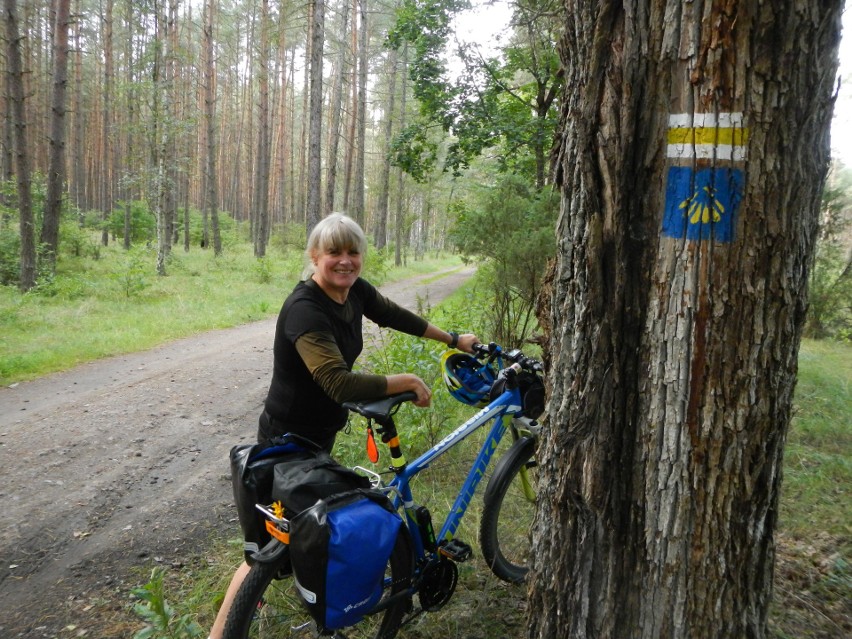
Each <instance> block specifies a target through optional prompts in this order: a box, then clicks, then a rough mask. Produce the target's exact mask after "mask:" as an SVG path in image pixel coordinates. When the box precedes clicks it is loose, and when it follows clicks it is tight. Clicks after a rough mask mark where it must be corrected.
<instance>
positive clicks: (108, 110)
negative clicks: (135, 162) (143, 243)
mask: <svg viewBox="0 0 852 639" xmlns="http://www.w3.org/2000/svg"><path fill="white" fill-rule="evenodd" d="M112 5H113V3H112V0H107V3H106V15H105V17H104V21H103V33H104V87H103V101H104V102H103V105H104V106H103V111H102V113H101V117H102V118H103V124H102V127H103V128H102V131H101V140H102V143H103V150H102V154H101V158H100V162H101V172H100V198H98V199H99V200H100V205H101V217H102V219H103V221H104V227H103V230H102V231H101V244H103V245H104V246H107V244H109V224H108V222H109V218H110V215H111V214H112V171H111V170H112V161H111V157H112V131H111V130H110V129H111V127H112V93H113V59H112V57H113V56H112Z"/></svg>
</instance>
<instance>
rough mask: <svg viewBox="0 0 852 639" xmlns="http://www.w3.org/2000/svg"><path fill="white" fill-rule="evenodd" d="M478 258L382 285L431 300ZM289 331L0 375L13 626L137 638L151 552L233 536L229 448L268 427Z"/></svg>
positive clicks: (0, 534) (3, 580) (3, 584)
mask: <svg viewBox="0 0 852 639" xmlns="http://www.w3.org/2000/svg"><path fill="white" fill-rule="evenodd" d="M471 273H472V269H454V270H450V271H447V272H445V273H443V274H442V275H443V276H441V277H436V274H430V275H428V276H420V277H415V278H411V279H409V280H405V281H402V282H396V283H393V284H390V285H387V286H383V287H382V289H381V290H382V291H383V292H384V294H385V295H387V296H388V297H390V298H391V299H393V300H395V301H396V302H398V303H399V304H401V305H403V306H406V307H408V308H411V309H412V310H416V309H417V303H418V299H420V300H424V301H426V302H428V303H429V304H436V303H438V302H440V301H441V300H442V299H444V297H446V296H447V295H449V294H450V293H452V292H453V291H454V290H455V289H456V288H457V287H458V286H459V285H460V284H461V283H462V282H463V281H464V280H465V279H467V278H468V277H469V276H470V275H471ZM368 323H369V322H368ZM274 331H275V318H270V319H268V320H264V321H261V322H255V323H252V324H247V325H244V326H239V327H237V328H233V329H227V330H220V331H213V332H209V333H204V334H201V335H197V336H195V337H191V338H188V339H182V340H178V341H175V342H172V343H170V344H166V345H164V346H161V347H158V348H155V349H152V350H148V351H145V352H141V353H136V354H132V355H125V356H120V357H114V358H110V359H106V360H102V361H98V362H93V363H90V364H86V365H83V366H79V367H77V368H75V369H73V370H70V371H67V372H64V373H60V374H56V375H50V376H47V377H44V378H41V379H38V380H35V381H32V382H26V383H20V384H13V385H12V386H11V387H5V388H0V468H2V481H0V503H2V504H3V506H2V509H0V611H2V613H1V614H0V637H4V638H7V639H12V638H13V637H50V638H52V637H58V638H66V637H82V636H85V637H89V638H92V637H95V638H104V639H106V638H111V637H130V636H132V634H133V632H134V630H135V629H138V628H139V627H141V625H142V624H141V623H140V620H139V619H138V618H136V619H135V623H133V622H134V618H133V617H134V616H133V613H132V612H130V611H129V610H128V606H127V602H128V595H129V592H130V590H131V589H132V588H134V587H136V586H138V585H139V581H140V579H139V575H140V574H143V573H144V569H145V568H146V567H147V568H148V569H150V567H151V566H152V565H158V564H165V565H181V564H182V562H184V561H186V558H187V557H191V556H197V555H198V553H199V551H200V550H202V549H203V548H204V546H205V544H207V543H209V541H210V539H211V536H212V535H214V534H216V532H217V531H219V536H222V535H223V534H227V535H228V536H231V537H232V536H234V535H233V532H234V530H233V529H234V528H235V526H236V525H237V524H236V523H235V521H236V520H235V511H234V510H233V507H232V493H231V484H230V474H229V467H228V451H229V450H230V449H231V447H232V446H234V445H236V444H241V443H248V442H252V441H254V438H255V435H256V429H257V417H258V415H259V413H260V411H261V407H262V403H263V400H264V398H265V396H266V391H267V387H268V384H269V378H270V375H271V371H272V341H273V335H274ZM222 531H226V532H225V533H223V532H222Z"/></svg>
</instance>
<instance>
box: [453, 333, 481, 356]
mask: <svg viewBox="0 0 852 639" xmlns="http://www.w3.org/2000/svg"><path fill="white" fill-rule="evenodd" d="M475 344H479V338H478V337H477V336H476V335H474V334H473V333H465V334H464V335H459V343H458V346H456V348H457V349H459V350H460V351H464V352H465V353H472V352H473V346H474V345H475Z"/></svg>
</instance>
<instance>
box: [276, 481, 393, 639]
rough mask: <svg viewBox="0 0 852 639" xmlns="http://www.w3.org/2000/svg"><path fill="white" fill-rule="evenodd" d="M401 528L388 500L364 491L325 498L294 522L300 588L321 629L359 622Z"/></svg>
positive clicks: (375, 596) (293, 555)
mask: <svg viewBox="0 0 852 639" xmlns="http://www.w3.org/2000/svg"><path fill="white" fill-rule="evenodd" d="M401 526H402V519H401V518H400V516H399V515H398V514H397V512H396V511H395V510H394V508H393V506H392V504H391V503H390V500H389V499H388V498H387V497H386V496H385V495H384V494H383V493H381V492H379V491H376V490H364V489H359V490H354V491H349V492H345V493H340V494H336V495H332V496H330V497H327V498H326V499H323V500H321V501H319V502H317V503H316V504H315V505H314V506H312V507H311V508H309V509H307V510H304V511H302V512H301V513H299V514H298V515H296V516H295V517H294V518H293V519H291V520H290V561H291V563H292V566H293V575H294V577H295V580H296V588H297V590H298V592H299V595H300V597H301V598H302V601H303V602H304V604H305V606H306V607H307V609H308V611H309V612H310V614H311V616H312V617H313V618H314V620H315V621H316V622H317V624H318V625H319V626H320V627H321V629H326V630H336V629H338V628H343V627H346V626H351V625H352V624H355V623H358V622H359V621H360V620H361V619H363V617H364V615H365V614H366V613H368V612H369V611H370V610H371V609H372V608H373V607H374V606H375V605H376V604H377V603H378V602H379V600H380V599H381V597H382V591H383V588H384V579H385V571H386V567H387V564H388V561H389V560H390V556H391V553H392V552H393V549H394V545H395V544H396V540H397V536H398V535H399V534H400V529H401Z"/></svg>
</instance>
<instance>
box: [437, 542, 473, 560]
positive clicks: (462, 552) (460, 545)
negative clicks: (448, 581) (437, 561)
mask: <svg viewBox="0 0 852 639" xmlns="http://www.w3.org/2000/svg"><path fill="white" fill-rule="evenodd" d="M438 552H439V553H440V554H441V555H443V556H444V557H446V558H448V559H452V560H453V561H457V562H459V563H461V562H463V561H467V560H468V559H470V558H471V556H473V550H472V549H471V547H470V545H469V544H466V543H465V542H463V541H461V540H459V539H450V540H449V541H447V542H444V543H442V544H441V546H440V547H439V548H438Z"/></svg>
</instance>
